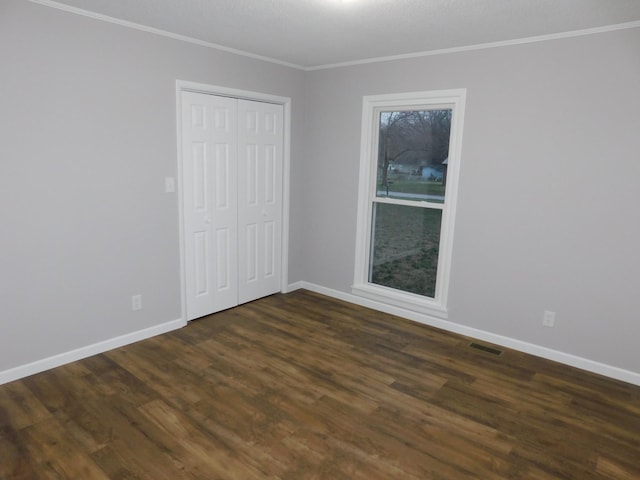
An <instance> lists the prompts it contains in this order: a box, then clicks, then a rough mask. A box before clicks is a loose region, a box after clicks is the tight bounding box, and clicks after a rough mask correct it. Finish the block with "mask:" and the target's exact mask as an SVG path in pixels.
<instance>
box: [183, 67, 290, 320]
mask: <svg viewBox="0 0 640 480" xmlns="http://www.w3.org/2000/svg"><path fill="white" fill-rule="evenodd" d="M183 91H186V92H196V93H204V94H208V95H219V96H224V97H233V98H241V99H245V100H254V101H258V102H266V103H274V104H278V105H282V107H283V110H284V112H283V113H284V127H283V139H282V141H283V146H282V157H283V158H282V249H281V250H282V252H281V253H282V255H281V264H280V268H281V273H280V291H281V292H282V293H286V292H287V289H288V288H289V287H288V285H289V215H290V206H289V203H290V189H291V186H290V185H291V98H289V97H281V96H279V95H271V94H268V93H261V92H253V91H250V90H240V89H237V88H229V87H222V86H216V85H208V84H204V83H196V82H189V81H186V80H176V136H177V142H176V143H177V152H176V158H177V162H178V165H177V168H178V189H177V193H178V199H179V200H178V221H179V222H180V225H179V234H180V301H181V312H182V318H187V286H186V281H185V275H186V270H185V261H184V255H185V253H184V247H185V246H184V203H183V200H182V186H183V178H184V177H183V172H182V104H181V98H182V95H181V93H182V92H183Z"/></svg>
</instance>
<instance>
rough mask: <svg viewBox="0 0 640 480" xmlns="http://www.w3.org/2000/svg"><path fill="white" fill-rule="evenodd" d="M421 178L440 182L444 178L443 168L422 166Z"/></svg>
mask: <svg viewBox="0 0 640 480" xmlns="http://www.w3.org/2000/svg"><path fill="white" fill-rule="evenodd" d="M421 168H422V173H421V176H422V178H425V179H428V180H435V181H437V182H441V181H442V179H443V178H444V174H445V168H444V167H442V166H441V165H428V166H423V167H421Z"/></svg>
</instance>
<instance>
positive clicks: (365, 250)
mask: <svg viewBox="0 0 640 480" xmlns="http://www.w3.org/2000/svg"><path fill="white" fill-rule="evenodd" d="M465 98H466V91H465V90H445V91H436V92H417V93H409V94H395V95H375V96H368V97H364V98H363V124H362V125H363V127H362V128H363V131H362V156H361V163H360V191H359V206H358V230H357V240H356V266H355V277H354V285H353V292H354V293H355V294H358V295H362V296H365V297H369V298H372V299H374V300H377V301H381V302H384V303H388V304H391V305H396V306H400V307H403V308H409V309H412V310H416V311H419V312H424V313H428V314H434V315H437V316H440V317H442V318H446V316H447V310H446V300H447V291H448V284H449V273H450V266H451V252H452V242H453V240H452V239H453V220H454V217H455V204H456V197H457V179H458V172H459V163H460V149H461V143H462V142H461V139H462V123H463V116H464V101H465Z"/></svg>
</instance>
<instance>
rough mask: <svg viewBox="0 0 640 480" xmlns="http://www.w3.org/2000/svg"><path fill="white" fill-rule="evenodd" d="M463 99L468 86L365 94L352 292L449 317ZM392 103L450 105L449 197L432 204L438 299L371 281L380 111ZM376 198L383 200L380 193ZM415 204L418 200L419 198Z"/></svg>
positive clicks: (419, 106) (418, 107) (429, 106)
mask: <svg viewBox="0 0 640 480" xmlns="http://www.w3.org/2000/svg"><path fill="white" fill-rule="evenodd" d="M465 101H466V89H455V90H436V91H426V92H411V93H401V94H389V95H369V96H365V97H363V98H362V136H361V147H360V152H361V153H360V180H359V190H358V222H357V232H356V255H355V272H354V282H353V286H352V292H353V294H354V295H359V296H362V297H365V298H368V299H370V300H374V301H377V302H381V303H383V304H387V305H392V306H396V307H400V308H404V309H407V310H410V311H414V312H418V313H422V314H426V315H431V316H435V317H438V318H443V319H446V318H447V317H448V311H447V298H448V292H449V278H450V273H451V260H452V247H453V231H454V219H455V211H456V202H457V197H458V179H459V175H460V158H461V151H462V127H463V125H464V107H465ZM394 108H398V109H405V110H406V109H408V108H410V109H415V110H421V109H422V110H425V109H434V108H451V109H452V118H451V133H450V137H449V161H448V166H447V188H446V190H445V200H444V204H442V205H441V206H439V205H435V204H434V205H433V207H434V208H442V226H441V231H440V249H439V253H438V267H437V268H438V271H437V277H436V289H435V295H434V298H430V297H424V296H422V295H417V294H414V293H408V292H402V291H400V290H396V289H393V288H389V287H385V286H382V285H376V284H373V283H370V282H369V259H370V256H371V237H372V225H371V221H372V208H373V203H374V198H375V197H376V174H377V163H378V159H377V145H378V134H379V128H380V126H379V121H380V119H379V112H380V111H381V110H382V109H384V110H385V111H389V110H393V109H394ZM376 201H377V202H378V203H380V198H378V199H377V200H376ZM383 202H384V200H383ZM384 203H386V202H384ZM393 203H396V204H398V203H401V201H394V202H393ZM413 205H415V203H414V204H413ZM413 205H412V206H413Z"/></svg>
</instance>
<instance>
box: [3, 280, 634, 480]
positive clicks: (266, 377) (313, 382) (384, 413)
mask: <svg viewBox="0 0 640 480" xmlns="http://www.w3.org/2000/svg"><path fill="white" fill-rule="evenodd" d="M469 342H470V339H468V338H464V337H461V336H458V335H454V334H450V333H446V332H442V331H439V330H436V329H433V328H429V327H426V326H422V325H419V324H415V323H412V322H410V321H407V320H403V319H400V318H397V317H393V316H390V315H386V314H382V313H379V312H375V311H372V310H368V309H365V308H362V307H358V306H355V305H351V304H348V303H344V302H340V301H337V300H334V299H329V298H327V297H323V296H321V295H317V294H314V293H310V292H307V291H297V292H294V293H291V294H288V295H275V296H272V297H268V298H265V299H262V300H259V301H256V302H253V303H251V304H248V305H244V306H241V307H238V308H235V309H232V310H228V311H225V312H222V313H219V314H216V315H213V316H210V317H206V318H204V319H201V320H198V321H195V322H192V323H190V324H189V325H188V326H187V327H185V328H183V329H181V330H178V331H175V332H172V333H169V334H166V335H162V336H159V337H155V338H152V339H149V340H145V341H143V342H139V343H137V344H134V345H130V346H127V347H124V348H119V349H117V350H114V351H111V352H108V353H105V354H102V355H97V356H94V357H92V358H88V359H85V360H82V361H79V362H76V363H73V364H70V365H66V366H63V367H60V368H56V369H54V370H51V371H48V372H45V373H41V374H38V375H34V376H32V377H29V378H26V379H23V380H20V381H16V382H12V383H9V384H6V385H3V386H0V478H2V479H29V480H32V479H40V478H42V479H51V478H56V479H58V478H64V479H82V480H90V479H105V478H111V479H149V480H162V479H167V480H176V479H206V480H215V479H238V480H251V479H265V478H268V479H292V480H305V479H331V480H337V479H363V480H365V479H366V480H375V479H384V480H389V479H403V480H404V479H407V480H408V479H433V480H459V479H483V480H484V479H487V480H491V479H496V480H497V479H536V480H551V479H554V480H555V479H577V480H586V479H636V480H637V479H640V387H637V386H633V385H629V384H625V383H622V382H618V381H614V380H611V379H607V378H603V377H600V376H597V375H593V374H589V373H585V372H582V371H578V370H576V369H573V368H570V367H566V366H562V365H558V364H555V363H553V362H550V361H546V360H543V359H539V358H536V357H532V356H529V355H526V354H522V353H518V352H514V351H510V350H505V352H504V354H503V355H502V356H495V355H492V354H490V353H487V352H484V351H480V350H476V349H473V348H469V346H468V345H469Z"/></svg>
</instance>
